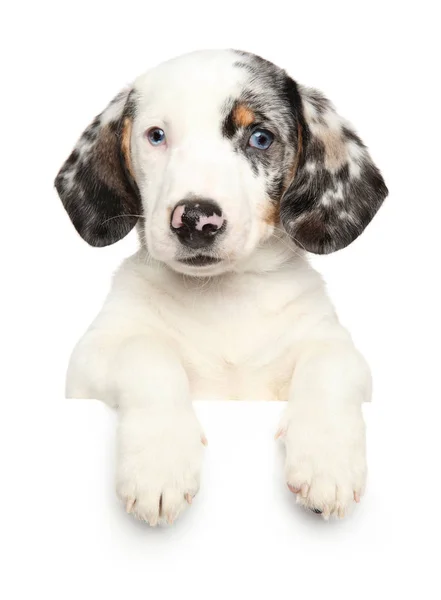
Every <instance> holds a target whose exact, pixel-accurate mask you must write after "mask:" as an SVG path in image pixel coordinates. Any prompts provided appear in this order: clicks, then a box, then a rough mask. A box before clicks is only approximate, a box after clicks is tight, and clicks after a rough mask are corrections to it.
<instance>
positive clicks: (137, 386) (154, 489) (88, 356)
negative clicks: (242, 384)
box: [68, 330, 205, 525]
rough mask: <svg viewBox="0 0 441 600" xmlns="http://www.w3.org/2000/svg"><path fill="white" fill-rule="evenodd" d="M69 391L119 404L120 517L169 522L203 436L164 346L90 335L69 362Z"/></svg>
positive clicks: (192, 487)
mask: <svg viewBox="0 0 441 600" xmlns="http://www.w3.org/2000/svg"><path fill="white" fill-rule="evenodd" d="M75 389H79V390H83V394H84V393H86V392H87V391H88V390H95V392H96V396H97V397H99V398H100V399H103V400H105V401H107V402H108V403H109V404H111V405H116V406H118V412H119V426H118V435H117V474H116V486H117V493H118V495H119V497H120V498H121V499H122V501H123V503H124V505H125V507H126V510H127V512H131V513H132V514H134V515H135V516H136V517H138V518H139V519H142V520H144V521H147V522H148V523H149V524H150V525H156V524H157V523H158V522H163V521H167V522H168V523H171V522H173V520H174V519H176V517H177V516H178V515H179V513H180V512H182V510H183V509H184V508H185V507H186V506H187V505H188V504H190V503H191V501H192V498H193V496H194V495H195V494H196V493H197V491H198V488H199V478H200V472H201V466H202V454H203V451H202V444H203V443H204V442H205V438H204V436H203V434H202V430H201V427H200V425H199V422H198V420H197V418H196V415H195V413H194V410H193V407H192V404H191V401H190V392H189V383H188V379H187V375H186V373H185V371H184V368H183V366H182V365H181V363H180V361H179V358H178V356H177V355H176V354H175V352H174V351H173V349H172V347H171V345H170V343H168V342H167V341H166V340H165V339H163V338H162V337H158V336H156V335H155V334H154V333H153V332H152V333H151V334H150V335H143V336H131V337H128V338H118V336H117V335H112V336H109V334H108V333H102V334H101V333H100V332H99V331H96V330H91V331H90V332H89V333H87V334H86V336H85V337H84V338H83V340H82V341H81V342H80V344H79V345H78V346H77V349H76V350H75V352H74V355H73V357H72V360H71V365H70V368H69V375H68V393H69V395H74V393H75Z"/></svg>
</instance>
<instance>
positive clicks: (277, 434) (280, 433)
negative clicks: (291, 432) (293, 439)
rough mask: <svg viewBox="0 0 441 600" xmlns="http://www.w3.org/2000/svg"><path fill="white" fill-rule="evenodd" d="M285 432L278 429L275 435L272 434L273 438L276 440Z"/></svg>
mask: <svg viewBox="0 0 441 600" xmlns="http://www.w3.org/2000/svg"><path fill="white" fill-rule="evenodd" d="M285 433H286V431H285V430H284V429H278V431H277V433H276V435H275V436H274V439H275V440H278V439H279V438H281V437H283V436H284V435H285Z"/></svg>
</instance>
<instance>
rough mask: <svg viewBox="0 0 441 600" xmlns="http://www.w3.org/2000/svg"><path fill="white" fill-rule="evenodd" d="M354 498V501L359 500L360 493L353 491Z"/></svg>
mask: <svg viewBox="0 0 441 600" xmlns="http://www.w3.org/2000/svg"><path fill="white" fill-rule="evenodd" d="M354 500H355V502H360V494H359V493H358V492H354Z"/></svg>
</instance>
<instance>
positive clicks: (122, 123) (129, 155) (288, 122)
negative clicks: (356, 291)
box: [55, 50, 387, 525]
mask: <svg viewBox="0 0 441 600" xmlns="http://www.w3.org/2000/svg"><path fill="white" fill-rule="evenodd" d="M55 185H56V189H57V191H58V193H59V195H60V198H61V200H62V202H63V204H64V207H65V209H66V211H67V213H68V215H69V217H70V219H71V220H72V223H73V224H74V226H75V228H76V230H77V231H78V233H79V234H80V235H81V236H82V237H83V238H84V239H85V240H86V241H87V242H88V243H89V244H91V245H92V246H106V245H108V244H113V243H115V242H117V241H118V240H120V239H121V238H123V237H124V236H125V235H127V234H128V233H129V231H130V230H131V229H132V228H133V227H135V225H136V228H137V231H138V234H139V239H140V249H139V251H138V252H137V253H136V254H135V255H134V256H132V257H131V258H129V259H127V260H125V261H124V263H123V264H122V266H121V267H120V268H119V270H118V272H117V273H116V275H115V277H114V280H113V285H112V288H111V291H110V293H109V296H108V298H107V300H106V302H105V304H104V307H103V309H102V311H101V312H100V314H99V315H98V316H97V318H96V319H95V321H94V322H93V323H92V325H91V326H90V328H89V329H88V331H87V332H86V334H85V335H84V337H83V338H82V339H81V340H80V341H79V343H78V344H77V346H76V348H75V349H74V351H73V355H72V357H71V360H70V365H69V368H68V375H67V395H68V396H69V397H78V398H98V399H101V400H103V401H105V402H107V403H108V404H110V405H111V406H114V407H118V413H119V427H118V463H117V493H118V495H119V497H120V498H121V499H122V501H123V502H124V504H125V506H126V509H127V511H128V512H131V513H133V514H134V515H135V516H137V517H138V518H140V519H143V520H145V521H147V522H148V523H149V524H150V525H155V524H157V523H158V522H169V523H172V522H173V521H174V520H175V519H176V517H177V516H178V515H179V513H180V512H181V511H182V510H183V509H184V508H185V507H186V506H187V505H188V504H191V502H192V499H193V497H194V495H195V494H196V493H197V491H198V488H199V481H200V472H201V465H202V459H203V445H204V443H206V440H205V437H204V433H203V431H202V429H201V426H200V424H199V422H198V420H197V418H196V415H195V413H194V411H193V408H192V400H193V399H195V398H200V399H210V398H223V399H236V400H240V399H263V400H279V399H281V400H286V401H287V403H286V409H285V411H284V414H283V417H282V421H281V423H280V428H279V430H278V432H277V433H276V437H279V438H280V439H281V440H282V441H283V443H284V444H285V447H286V466H285V469H286V470H285V476H286V481H287V484H288V486H289V488H290V489H291V490H292V492H293V493H294V494H296V495H297V499H298V501H299V502H300V503H301V504H303V505H304V506H305V507H307V508H309V509H311V510H313V511H314V512H316V513H320V514H322V516H323V517H324V518H325V519H327V518H329V516H330V515H335V516H337V517H343V516H344V514H345V511H346V510H347V509H348V508H349V507H350V505H352V504H353V502H354V501H355V502H358V501H359V500H360V497H361V495H362V493H363V490H364V485H365V477H366V458H365V426H364V422H363V417H362V403H363V402H364V401H367V400H369V398H370V393H371V382H370V373H369V368H368V366H367V365H366V363H365V361H364V359H363V358H362V356H360V354H359V353H358V352H357V350H356V349H355V348H354V346H353V343H352V341H351V338H350V336H349V334H348V333H347V332H346V331H345V329H344V328H343V327H342V326H341V325H340V324H339V322H338V319H337V316H336V314H335V312H334V308H333V306H332V304H331V302H330V300H329V299H328V297H327V294H326V291H325V288H324V284H323V282H322V280H321V278H320V276H319V275H318V274H317V273H316V272H315V271H314V270H313V269H312V268H311V267H310V266H309V264H308V262H307V252H313V253H317V254H326V253H330V252H335V251H336V250H339V249H340V248H344V247H345V246H347V245H348V244H350V243H351V242H352V241H353V240H355V239H356V238H357V236H359V235H360V233H361V232H362V231H363V230H364V228H365V227H366V225H367V224H368V223H369V222H370V220H371V219H372V217H373V216H374V215H375V213H376V212H377V210H378V209H379V207H380V206H381V204H382V202H383V200H384V198H385V197H386V195H387V188H386V186H385V184H384V181H383V179H382V177H381V175H380V172H379V171H378V169H377V168H376V166H375V165H374V164H373V162H372V160H371V158H370V156H369V154H368V151H367V149H366V147H365V146H364V144H363V143H362V141H361V140H360V138H359V137H358V135H357V134H356V133H355V132H354V130H353V128H352V127H351V125H350V124H349V123H347V122H346V121H345V120H344V119H343V118H342V117H340V116H339V115H338V113H337V112H336V111H335V109H334V107H333V105H332V104H331V102H329V100H328V99H327V98H326V97H325V96H323V95H322V94H321V93H320V92H318V91H317V90H314V89H309V88H306V87H303V86H301V85H299V84H297V83H296V82H295V81H294V80H293V79H291V78H290V77H289V76H288V75H287V74H286V72H285V71H283V70H282V69H280V68H278V67H276V66H275V65H273V64H272V63H270V62H267V61H266V60H263V59H262V58H260V57H258V56H255V55H252V54H248V53H245V52H239V51H234V50H216V51H201V52H195V53H192V54H189V55H185V56H183V57H180V58H177V59H174V60H171V61H169V62H166V63H164V64H162V65H160V66H159V67H156V68H154V69H152V70H150V71H148V72H147V73H146V74H144V75H142V76H141V77H139V78H138V79H137V80H136V81H135V82H134V83H133V85H131V86H130V87H128V88H127V89H125V90H123V91H122V92H121V93H119V94H118V95H117V96H116V97H115V98H114V99H113V100H112V101H111V103H110V104H109V105H108V106H107V108H105V109H104V111H103V112H102V113H101V114H100V115H98V116H97V117H96V118H95V119H94V121H93V122H92V123H91V124H90V125H89V127H87V129H86V130H85V131H84V133H83V135H82V136H81V138H80V140H79V141H78V143H77V145H76V146H75V148H74V150H73V152H72V153H71V155H70V156H69V158H68V159H67V160H66V162H65V163H64V165H63V167H62V168H61V170H60V172H59V174H58V176H57V178H56V181H55Z"/></svg>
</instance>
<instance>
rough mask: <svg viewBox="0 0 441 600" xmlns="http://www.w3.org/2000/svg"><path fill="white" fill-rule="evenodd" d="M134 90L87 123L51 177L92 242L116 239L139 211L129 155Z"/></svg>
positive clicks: (102, 243) (73, 218) (104, 243)
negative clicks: (60, 166) (75, 143)
mask: <svg viewBox="0 0 441 600" xmlns="http://www.w3.org/2000/svg"><path fill="white" fill-rule="evenodd" d="M134 113H135V99H134V94H133V92H131V91H130V90H124V91H122V92H121V93H120V94H118V95H117V96H116V97H115V98H114V99H113V100H112V102H111V103H110V104H109V105H108V106H107V108H106V109H105V110H104V111H103V112H102V113H101V114H100V115H98V116H97V117H96V118H95V120H94V121H93V122H92V123H91V124H90V125H89V127H87V129H86V130H85V131H84V133H83V135H82V136H81V138H80V139H79V141H78V143H77V145H76V146H75V148H74V150H73V151H72V153H71V155H70V156H69V158H68V159H67V160H66V162H65V163H64V165H63V166H62V168H61V170H60V172H59V173H58V175H57V178H56V179H55V187H56V189H57V192H58V194H59V196H60V198H61V201H62V202H63V205H64V208H65V209H66V211H67V213H68V215H69V217H70V219H71V221H72V223H73V224H74V226H75V229H76V230H77V231H78V233H79V234H80V235H81V236H82V237H83V238H84V239H85V240H86V242H88V243H89V244H90V245H91V246H107V245H109V244H113V243H114V242H117V241H118V240H120V239H121V238H123V237H124V236H125V235H127V234H128V233H129V231H130V230H131V229H132V228H133V227H134V226H135V224H136V222H137V220H138V217H137V215H139V212H140V210H141V202H140V195H139V190H138V187H137V185H136V182H135V179H134V176H133V170H132V166H131V159H130V137H131V131H132V122H133V118H134Z"/></svg>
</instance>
